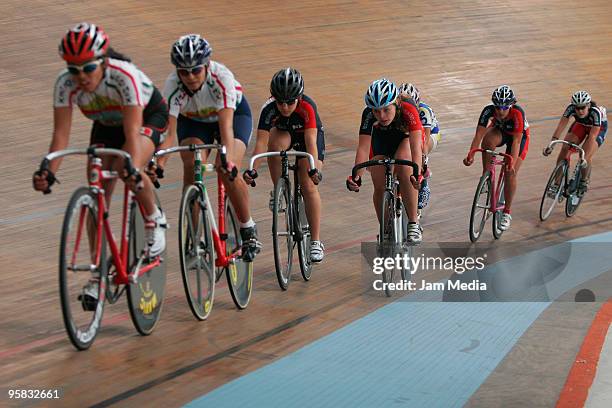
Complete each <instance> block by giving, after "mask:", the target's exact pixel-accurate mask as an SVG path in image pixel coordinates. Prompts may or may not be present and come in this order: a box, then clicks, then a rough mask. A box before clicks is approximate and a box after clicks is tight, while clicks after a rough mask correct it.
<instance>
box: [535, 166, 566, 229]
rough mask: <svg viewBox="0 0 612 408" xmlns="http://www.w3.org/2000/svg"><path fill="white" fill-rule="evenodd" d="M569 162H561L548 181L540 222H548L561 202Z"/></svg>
mask: <svg viewBox="0 0 612 408" xmlns="http://www.w3.org/2000/svg"><path fill="white" fill-rule="evenodd" d="M567 166H568V163H567V160H563V161H561V162H559V163H558V164H557V165H556V166H555V168H554V169H553V171H552V173H551V174H550V178H549V179H548V183H547V184H546V188H545V189H544V194H542V202H541V203H540V220H542V221H546V220H547V219H548V217H550V214H552V212H553V210H554V209H555V205H557V203H559V202H560V198H561V196H562V194H563V188H564V186H565V177H566V174H567Z"/></svg>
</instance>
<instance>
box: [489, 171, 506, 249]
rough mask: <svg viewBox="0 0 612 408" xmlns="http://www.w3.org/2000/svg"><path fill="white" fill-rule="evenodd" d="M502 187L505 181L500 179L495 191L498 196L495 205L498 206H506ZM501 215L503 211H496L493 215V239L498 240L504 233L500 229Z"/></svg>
mask: <svg viewBox="0 0 612 408" xmlns="http://www.w3.org/2000/svg"><path fill="white" fill-rule="evenodd" d="M504 185H505V180H503V179H502V181H501V183H500V184H499V189H498V191H497V195H498V197H497V205H498V206H501V205H505V204H506V198H505V193H504ZM502 213H503V210H497V211H495V212H494V213H493V223H492V224H491V225H492V226H493V237H494V238H495V239H500V238H501V236H502V234H503V233H504V231H503V230H502V229H501V228H500V224H501V219H502Z"/></svg>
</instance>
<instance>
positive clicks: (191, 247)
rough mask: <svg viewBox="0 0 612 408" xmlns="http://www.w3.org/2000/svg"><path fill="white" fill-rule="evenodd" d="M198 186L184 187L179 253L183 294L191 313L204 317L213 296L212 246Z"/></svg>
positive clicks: (208, 222)
mask: <svg viewBox="0 0 612 408" xmlns="http://www.w3.org/2000/svg"><path fill="white" fill-rule="evenodd" d="M209 211H210V209H209V208H206V207H205V204H204V200H203V197H202V194H201V191H200V190H199V188H198V187H197V186H195V185H190V186H189V187H187V189H186V190H185V192H184V193H183V197H182V198H181V207H180V209H179V256H180V263H181V274H182V276H183V287H184V288H185V296H186V297H187V303H189V308H190V309H191V312H192V313H193V315H194V316H195V317H196V319H198V320H205V319H206V318H207V317H208V315H209V314H210V312H211V311H212V307H213V302H214V298H215V246H214V242H213V238H212V229H211V225H210V219H209V214H208V212H209Z"/></svg>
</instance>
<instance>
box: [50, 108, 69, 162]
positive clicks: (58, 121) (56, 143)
mask: <svg viewBox="0 0 612 408" xmlns="http://www.w3.org/2000/svg"><path fill="white" fill-rule="evenodd" d="M71 127H72V108H71V107H62V108H54V109H53V138H52V139H51V145H50V146H49V153H51V152H55V151H58V150H62V149H65V148H67V147H68V142H69V141H70V129H71ZM61 161H62V159H57V160H54V161H53V162H52V163H51V164H49V169H50V170H51V172H53V173H56V172H57V170H58V169H59V167H60V164H61Z"/></svg>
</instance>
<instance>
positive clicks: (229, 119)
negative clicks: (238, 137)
mask: <svg viewBox="0 0 612 408" xmlns="http://www.w3.org/2000/svg"><path fill="white" fill-rule="evenodd" d="M217 115H219V132H220V133H221V144H223V145H224V146H225V149H226V152H227V160H228V161H230V162H233V161H234V156H233V151H234V110H233V109H231V108H223V109H221V110H220V111H219V112H217ZM235 164H236V165H237V166H238V165H239V164H240V163H235Z"/></svg>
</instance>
